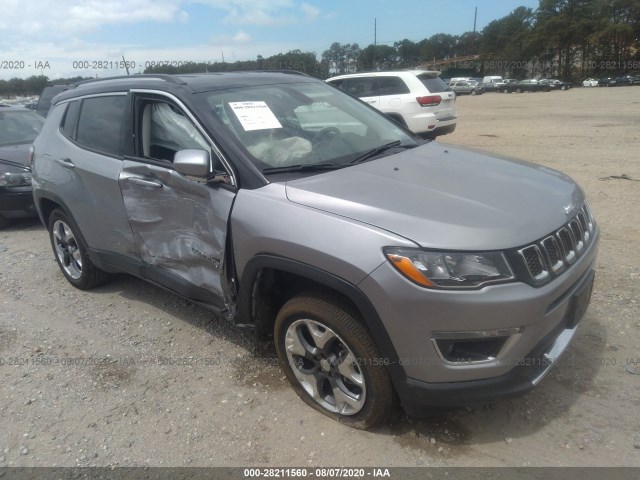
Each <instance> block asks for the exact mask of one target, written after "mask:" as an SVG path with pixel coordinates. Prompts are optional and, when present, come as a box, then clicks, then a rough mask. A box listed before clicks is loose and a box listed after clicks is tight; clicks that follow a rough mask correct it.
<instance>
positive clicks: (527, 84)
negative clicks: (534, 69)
mask: <svg viewBox="0 0 640 480" xmlns="http://www.w3.org/2000/svg"><path fill="white" fill-rule="evenodd" d="M550 90H551V87H550V86H549V85H548V84H541V83H540V82H538V81H537V80H533V79H530V80H520V81H519V82H515V83H507V84H505V85H502V86H501V87H500V91H501V92H502V93H513V92H515V93H523V92H548V91H550Z"/></svg>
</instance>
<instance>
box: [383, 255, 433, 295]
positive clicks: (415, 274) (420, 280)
mask: <svg viewBox="0 0 640 480" xmlns="http://www.w3.org/2000/svg"><path fill="white" fill-rule="evenodd" d="M387 258H388V259H389V260H391V263H392V264H393V266H394V267H396V268H397V269H398V270H399V271H400V273H402V274H403V275H404V276H405V277H407V278H408V279H410V280H412V281H414V282H416V283H417V284H418V285H422V286H423V287H433V283H431V282H430V281H429V280H427V278H425V276H424V275H422V274H421V273H420V270H418V269H417V268H416V266H415V265H414V264H413V262H411V260H409V259H408V258H407V257H402V256H400V255H395V254H393V253H389V254H387Z"/></svg>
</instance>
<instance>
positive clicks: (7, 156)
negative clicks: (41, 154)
mask: <svg viewBox="0 0 640 480" xmlns="http://www.w3.org/2000/svg"><path fill="white" fill-rule="evenodd" d="M30 146H31V144H26V145H5V146H0V165H1V168H2V170H3V171H14V170H15V171H25V170H31V169H30V168H29V167H28V166H27V161H28V159H29V147H30ZM8 166H10V167H12V168H13V169H12V170H7V167H8Z"/></svg>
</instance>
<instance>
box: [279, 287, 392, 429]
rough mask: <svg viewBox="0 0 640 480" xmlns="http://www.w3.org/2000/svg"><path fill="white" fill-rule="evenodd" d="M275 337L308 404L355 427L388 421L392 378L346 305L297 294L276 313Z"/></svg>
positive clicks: (329, 297)
mask: <svg viewBox="0 0 640 480" xmlns="http://www.w3.org/2000/svg"><path fill="white" fill-rule="evenodd" d="M274 334H275V343H276V351H277V353H278V358H279V360H280V364H281V365H282V368H283V369H284V371H285V373H286V375H287V378H288V379H289V381H290V382H291V384H292V385H293V387H294V389H295V390H296V392H297V393H298V395H299V396H300V398H301V399H302V400H304V401H305V402H306V403H307V404H308V405H310V406H312V407H313V408H315V409H316V410H318V411H320V412H322V413H323V414H325V415H327V416H330V417H332V418H334V419H336V420H338V421H340V422H343V423H346V424H348V425H349V426H352V427H354V428H359V429H372V428H376V427H379V426H381V425H384V424H385V423H387V422H388V420H389V418H390V416H391V414H392V413H393V409H394V398H395V397H394V392H393V387H392V385H391V378H390V377H389V373H388V372H387V370H386V366H385V362H384V359H383V358H381V356H380V354H379V353H378V349H377V348H376V345H375V343H374V342H373V339H372V338H371V335H370V334H369V332H368V330H367V328H366V327H365V325H364V324H363V323H362V320H361V318H360V316H359V314H358V312H357V311H356V310H355V309H354V308H353V307H352V306H351V305H350V304H348V303H347V302H345V301H344V300H342V299H340V298H339V297H338V296H337V295H331V294H329V293H305V294H300V295H298V296H296V297H293V298H292V299H290V300H289V301H288V302H287V303H285V304H284V306H283V307H282V308H281V309H280V312H278V315H277V317H276V322H275V328H274Z"/></svg>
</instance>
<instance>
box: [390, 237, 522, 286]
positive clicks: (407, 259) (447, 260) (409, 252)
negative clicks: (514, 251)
mask: <svg viewBox="0 0 640 480" xmlns="http://www.w3.org/2000/svg"><path fill="white" fill-rule="evenodd" d="M384 253H385V255H386V257H387V258H388V259H389V261H390V262H391V264H392V265H393V266H394V267H395V268H396V269H397V270H398V271H399V272H400V273H401V274H402V275H404V276H405V277H406V278H408V279H409V280H411V281H413V282H415V283H417V284H418V285H421V286H423V287H429V288H443V289H448V288H478V287H481V286H484V285H487V284H490V283H504V282H507V281H509V280H513V279H514V278H515V277H514V275H513V272H512V271H511V267H509V264H508V263H507V259H506V258H505V256H504V254H502V253H501V252H485V253H460V252H451V253H447V252H427V251H424V250H419V249H414V248H396V247H389V248H385V250H384Z"/></svg>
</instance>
